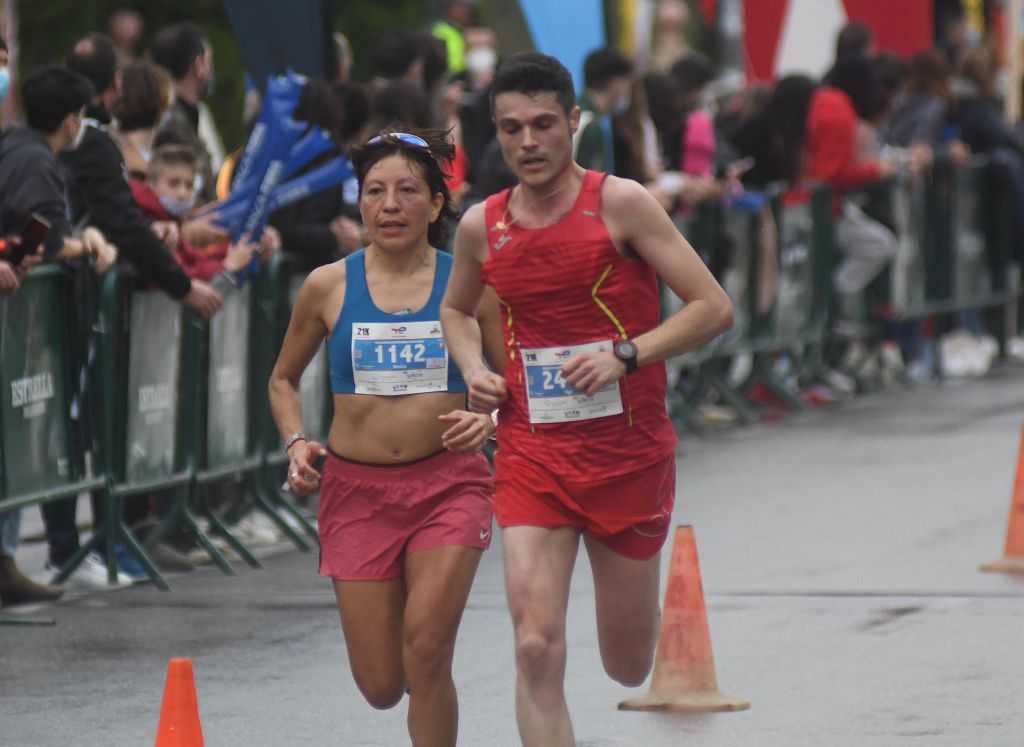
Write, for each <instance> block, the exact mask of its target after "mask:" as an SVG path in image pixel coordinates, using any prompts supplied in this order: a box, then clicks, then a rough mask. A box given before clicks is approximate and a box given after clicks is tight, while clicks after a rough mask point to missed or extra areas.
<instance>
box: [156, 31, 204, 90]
mask: <svg viewBox="0 0 1024 747" xmlns="http://www.w3.org/2000/svg"><path fill="white" fill-rule="evenodd" d="M206 43H207V40H206V34H204V33H203V30H202V29H201V28H199V27H198V26H196V25H195V24H194V23H189V22H188V21H183V22H182V23H175V24H172V25H171V26H165V27H164V28H162V29H160V31H158V32H157V35H156V38H155V39H153V46H152V47H151V49H150V51H151V53H152V55H153V62H155V63H156V64H157V65H159V66H160V67H163V68H166V69H167V72H169V73H170V74H171V76H172V77H173V78H174V79H175V80H182V79H183V78H184V77H185V76H186V75H188V71H189V70H191V69H192V64H193V63H194V62H195V61H196V58H197V57H200V56H202V55H203V54H204V53H205V52H206Z"/></svg>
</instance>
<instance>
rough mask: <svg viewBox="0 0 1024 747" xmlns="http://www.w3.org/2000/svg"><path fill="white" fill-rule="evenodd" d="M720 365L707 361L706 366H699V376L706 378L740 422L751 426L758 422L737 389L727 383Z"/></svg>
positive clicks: (750, 406) (755, 412)
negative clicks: (734, 412)
mask: <svg viewBox="0 0 1024 747" xmlns="http://www.w3.org/2000/svg"><path fill="white" fill-rule="evenodd" d="M720 363H721V362H720V361H708V363H707V365H705V366H701V374H702V375H704V376H706V377H707V380H708V382H709V383H710V384H711V386H713V387H714V388H715V389H717V390H718V393H719V394H721V395H722V399H724V400H725V401H726V402H727V403H728V404H729V406H730V407H732V409H734V410H735V411H736V414H737V415H739V417H740V420H742V421H743V422H744V423H746V424H747V425H753V424H754V423H756V422H757V421H758V420H760V418H759V417H758V414H757V411H756V410H755V409H754V408H753V406H752V405H751V404H750V402H748V401H747V398H746V397H744V396H743V394H742V393H741V392H740V391H739V389H737V388H736V387H735V386H733V384H732V382H731V381H729V377H728V376H727V375H726V374H725V373H724V372H723V371H722V370H721V367H720Z"/></svg>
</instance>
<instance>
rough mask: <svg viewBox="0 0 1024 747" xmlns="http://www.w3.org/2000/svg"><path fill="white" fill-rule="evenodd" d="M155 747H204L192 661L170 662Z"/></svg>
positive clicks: (177, 660)
mask: <svg viewBox="0 0 1024 747" xmlns="http://www.w3.org/2000/svg"><path fill="white" fill-rule="evenodd" d="M156 747H203V727H202V725H201V724H200V723H199V701H198V699H197V698H196V684H195V680H194V679H193V677H192V660H191V659H171V660H170V661H169V662H168V664H167V684H166V685H165V686H164V703H163V707H162V708H161V709H160V726H158V727H157V730H156Z"/></svg>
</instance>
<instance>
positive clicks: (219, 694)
mask: <svg viewBox="0 0 1024 747" xmlns="http://www.w3.org/2000/svg"><path fill="white" fill-rule="evenodd" d="M1022 422H1024V368H1022V367H1020V366H1016V367H1003V368H1000V369H996V370H995V371H994V372H993V373H992V374H991V375H990V376H989V377H988V378H986V379H985V380H982V381H973V382H967V383H951V384H945V385H942V386H938V387H929V388H922V389H916V390H912V391H905V390H889V391H885V392H881V393H877V394H873V395H868V396H864V397H860V398H858V399H856V400H854V401H851V402H847V403H845V404H841V405H836V406H832V407H829V408H825V409H817V410H814V411H810V412H805V413H801V414H798V415H796V416H794V417H791V418H789V419H788V420H786V421H784V422H781V423H777V424H772V425H759V426H755V427H751V428H731V429H728V430H726V431H724V432H719V433H717V434H714V435H712V436H711V437H709V438H707V439H705V440H696V439H689V438H688V439H686V440H684V442H683V443H682V444H681V446H680V449H679V462H678V475H679V476H678V495H677V506H676V512H675V516H674V519H675V520H676V522H677V523H685V524H692V525H694V526H695V527H696V535H697V544H698V549H699V553H700V562H701V567H702V571H703V584H704V589H705V594H706V600H707V606H708V617H709V623H710V628H711V637H712V640H713V645H714V654H715V660H716V665H717V672H718V681H719V684H720V686H721V689H722V690H723V691H724V692H726V693H729V694H733V695H737V696H740V697H744V698H747V699H749V700H750V701H751V703H752V707H751V709H750V710H749V711H745V712H740V713H725V714H707V715H681V714H680V715H661V714H648V713H623V712H619V711H617V710H616V704H617V703H618V701H620V700H622V699H623V698H625V697H628V696H630V695H632V694H635V693H639V692H643V690H644V688H640V689H638V690H637V691H635V693H634V691H631V690H626V689H624V688H622V687H620V686H618V685H615V684H614V683H612V682H611V681H610V680H608V679H607V678H606V677H605V676H604V674H603V672H602V671H601V667H600V662H599V659H598V654H597V646H596V637H595V626H594V619H593V589H592V584H591V579H590V574H589V569H588V566H587V564H586V562H585V561H584V559H583V558H581V562H580V563H579V564H578V565H577V571H576V577H575V579H574V585H573V597H572V601H571V605H570V611H569V668H568V674H567V691H568V698H569V703H570V709H571V711H572V714H573V718H574V723H575V726H576V735H577V740H578V742H579V744H583V745H602V746H603V745H609V746H611V745H636V746H645V745H684V744H700V745H706V746H708V747H717V746H719V745H722V746H725V745H729V746H733V745H772V746H774V745H786V746H791V745H808V746H814V747H818V746H821V745H985V746H986V747H987V746H989V745H1007V746H1010V745H1020V744H1024V708H1022V706H1021V693H1022V692H1024V646H1022V645H1021V640H1022V638H1024V626H1022V625H1021V621H1022V619H1024V577H1013V576H1006V575H999V574H985V573H981V572H979V571H978V565H979V563H981V562H984V561H987V560H991V559H993V558H995V557H997V556H998V555H1000V553H1001V551H1002V543H1003V538H1004V536H1005V532H1006V520H1007V514H1008V509H1009V502H1010V491H1011V486H1012V481H1013V475H1014V471H1015V468H1016V460H1017V453H1018V448H1019V445H1020V433H1021V425H1022ZM30 511H34V509H31V510H30ZM496 539H497V538H496ZM40 553H41V550H40V548H39V547H34V546H31V545H28V546H26V547H25V548H24V549H23V551H21V553H20V554H19V562H20V563H21V564H22V565H23V566H25V567H26V568H29V569H30V570H31V569H32V568H33V567H35V568H37V567H38V563H39V560H40V557H41V555H40ZM668 556H669V553H667V552H666V553H664V554H663V561H664V564H665V566H666V569H667V565H668ZM33 564H35V565H34V566H33ZM315 564H316V559H315V557H314V556H313V555H310V554H302V553H299V552H297V551H294V550H289V549H286V548H284V547H280V548H278V549H277V551H276V552H275V553H274V554H273V555H272V556H270V557H267V558H266V568H265V569H263V570H250V569H247V568H245V567H243V566H241V564H236V565H237V566H238V574H237V575H236V576H234V577H226V576H223V575H222V574H221V573H220V572H219V571H217V570H215V569H203V570H200V571H197V572H194V573H192V574H188V575H185V576H178V577H175V578H172V579H171V581H172V584H173V586H174V591H173V592H172V593H161V592H159V591H157V590H155V589H153V588H152V587H149V586H145V585H143V586H136V587H133V588H130V589H123V590H117V591H110V592H91V593H77V594H70V595H69V596H68V598H66V599H65V600H62V601H61V602H59V603H57V604H55V605H52V606H49V607H40V608H36V609H28V610H22V611H19V612H18V613H17V615H16V617H17V618H18V619H21V620H24V621H28V620H32V619H45V618H50V619H53V620H54V621H55V625H52V626H0V745H4V746H5V747H6V746H7V745H12V746H13V745H17V746H19V747H20V746H21V745H31V746H33V747H37V746H38V747H48V746H49V745H61V746H64V745H69V744H73V745H103V746H104V747H116V746H119V745H125V746H128V745H131V746H132V747H135V746H137V745H144V744H152V743H153V740H154V738H155V734H156V727H157V722H158V719H159V712H160V702H161V696H162V691H163V684H164V677H165V673H166V667H167V660H168V659H169V658H170V657H176V656H185V657H190V658H191V659H192V660H193V663H194V667H195V672H196V684H197V688H198V695H199V707H200V714H201V718H202V723H203V730H204V733H205V737H206V744H207V745H210V747H221V746H222V745H225V746H226V745H239V746H242V745H245V746H246V747H252V746H254V745H257V746H262V745H275V746H276V745H401V744H407V743H408V740H407V737H406V732H405V724H404V715H405V705H404V703H403V704H401V705H399V706H398V707H397V708H395V709H394V710H393V711H390V712H378V711H374V710H372V709H371V708H370V707H369V706H367V705H366V704H365V703H364V702H363V701H362V699H361V698H360V696H359V694H358V692H357V691H356V688H355V686H354V685H353V683H352V681H351V678H350V676H349V673H348V669H347V663H346V657H345V651H344V646H343V643H342V640H341V633H340V628H339V625H338V620H337V613H336V611H335V607H334V601H333V596H332V593H331V590H330V587H329V585H328V583H327V582H326V581H325V580H323V579H321V578H319V577H318V576H317V575H316V572H315V570H316V565H315ZM5 612H7V610H5ZM455 669H456V682H457V685H458V687H459V693H460V702H461V710H462V717H461V725H460V735H461V738H460V743H461V744H466V745H515V744H518V739H517V735H516V731H515V721H514V716H513V711H512V701H513V661H512V632H511V626H510V623H509V620H508V614H507V609H506V604H505V599H504V593H503V583H502V575H501V555H500V543H498V542H496V543H495V546H494V547H492V549H491V550H490V551H489V552H488V553H487V554H486V555H485V558H484V561H483V563H482V565H481V568H480V572H479V574H478V577H477V580H476V584H475V586H474V590H473V594H472V597H471V599H470V604H469V609H468V610H467V612H466V615H465V618H464V621H463V625H462V629H461V632H460V638H459V643H458V647H457V652H456V666H455Z"/></svg>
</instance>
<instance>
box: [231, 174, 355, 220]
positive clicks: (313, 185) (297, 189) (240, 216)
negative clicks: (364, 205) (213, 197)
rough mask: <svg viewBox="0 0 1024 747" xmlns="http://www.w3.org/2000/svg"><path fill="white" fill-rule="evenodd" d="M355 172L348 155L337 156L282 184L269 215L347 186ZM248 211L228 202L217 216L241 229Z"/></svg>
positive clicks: (242, 205)
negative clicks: (336, 188)
mask: <svg viewBox="0 0 1024 747" xmlns="http://www.w3.org/2000/svg"><path fill="white" fill-rule="evenodd" d="M353 173H354V172H353V171H352V164H351V163H350V162H349V160H348V156H338V157H337V158H335V159H334V160H332V161H330V162H329V163H325V164H324V165H323V166H320V167H318V168H316V169H313V170H312V171H310V172H309V173H308V174H303V175H302V176H299V177H296V178H294V179H291V180H289V181H287V182H284V183H283V184H279V185H278V186H277V189H275V190H274V193H273V194H272V195H271V197H270V213H273V212H274V211H275V210H279V209H281V208H283V207H287V206H288V205H291V204H292V203H293V202H298V201H299V200H301V199H303V198H305V197H309V196H310V195H311V194H314V193H316V192H319V191H320V190H323V189H328V188H329V187H335V186H338V185H341V184H344V183H345V181H346V180H348V179H349V178H350V177H351V176H352V174H353ZM245 210H246V206H245V205H244V204H242V203H240V202H235V203H233V204H228V203H227V201H225V202H223V203H221V204H220V206H219V207H218V208H217V214H218V215H219V216H220V221H219V222H220V223H221V224H222V225H224V226H237V227H238V228H239V229H241V227H242V223H243V222H244V220H245Z"/></svg>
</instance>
